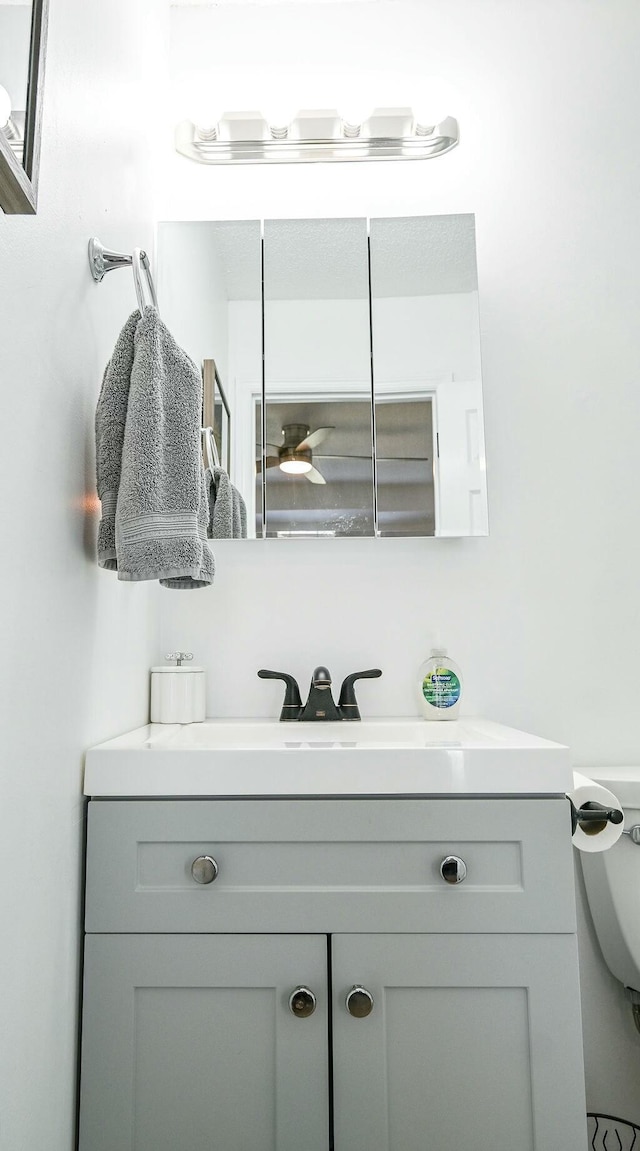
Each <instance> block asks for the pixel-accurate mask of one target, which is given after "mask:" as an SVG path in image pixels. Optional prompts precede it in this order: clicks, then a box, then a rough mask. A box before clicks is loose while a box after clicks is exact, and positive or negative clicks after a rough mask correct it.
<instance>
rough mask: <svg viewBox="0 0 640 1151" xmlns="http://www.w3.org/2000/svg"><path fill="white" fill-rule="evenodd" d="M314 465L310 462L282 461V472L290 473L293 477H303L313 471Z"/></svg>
mask: <svg viewBox="0 0 640 1151" xmlns="http://www.w3.org/2000/svg"><path fill="white" fill-rule="evenodd" d="M311 467H312V465H311V464H310V463H309V461H308V460H282V462H281V464H280V471H282V472H288V473H289V475H291V476H303V475H304V474H305V472H310V471H311Z"/></svg>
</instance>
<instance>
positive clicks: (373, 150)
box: [175, 116, 460, 164]
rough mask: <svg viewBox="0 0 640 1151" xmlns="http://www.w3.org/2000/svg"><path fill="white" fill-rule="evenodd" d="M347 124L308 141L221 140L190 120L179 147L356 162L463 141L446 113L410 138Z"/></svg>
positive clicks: (411, 155) (218, 155) (223, 159)
mask: <svg viewBox="0 0 640 1151" xmlns="http://www.w3.org/2000/svg"><path fill="white" fill-rule="evenodd" d="M355 130H356V129H355V127H354V126H353V125H347V132H345V134H344V135H343V136H341V137H336V138H334V139H322V140H304V139H298V138H292V137H291V136H290V135H287V136H286V137H284V138H282V139H262V140H238V139H235V140H221V139H220V138H219V135H218V134H217V133H214V132H213V131H212V130H211V128H208V129H206V130H204V131H203V130H201V129H199V128H198V127H197V125H196V124H194V123H193V122H192V121H191V120H183V121H182V123H181V124H178V126H177V128H176V134H175V147H176V151H177V152H179V153H180V155H182V156H186V157H187V158H188V159H189V160H195V161H197V162H198V163H200V164H300V163H314V162H315V163H333V162H335V161H340V160H341V161H345V160H346V161H354V160H430V159H432V158H433V157H435V156H441V155H444V153H445V152H450V151H451V149H452V148H455V146H456V144H457V143H458V141H459V139H460V129H459V126H458V121H457V120H455V119H454V118H453V116H447V117H446V118H445V119H444V120H442V121H441V123H440V124H436V125H434V126H433V127H425V126H422V125H416V127H415V130H414V133H413V134H412V135H410V136H407V135H403V136H398V137H391V136H363V135H354V132H355Z"/></svg>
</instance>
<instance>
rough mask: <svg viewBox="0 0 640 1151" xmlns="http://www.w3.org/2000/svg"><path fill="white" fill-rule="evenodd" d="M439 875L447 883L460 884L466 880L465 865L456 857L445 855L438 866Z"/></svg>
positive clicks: (462, 860)
mask: <svg viewBox="0 0 640 1151" xmlns="http://www.w3.org/2000/svg"><path fill="white" fill-rule="evenodd" d="M440 874H441V876H442V878H443V879H444V880H446V882H447V883H462V881H463V879H466V878H467V865H466V863H465V861H464V859H460V858H459V856H457V855H447V857H446V859H443V860H442V863H441V864H440Z"/></svg>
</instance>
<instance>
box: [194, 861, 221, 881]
mask: <svg viewBox="0 0 640 1151" xmlns="http://www.w3.org/2000/svg"><path fill="white" fill-rule="evenodd" d="M191 874H192V876H193V878H194V879H195V881H196V883H213V881H214V879H215V878H216V876H217V874H218V864H217V863H216V861H215V859H213V858H212V857H211V856H210V855H199V856H198V858H197V859H194V861H193V863H192V864H191Z"/></svg>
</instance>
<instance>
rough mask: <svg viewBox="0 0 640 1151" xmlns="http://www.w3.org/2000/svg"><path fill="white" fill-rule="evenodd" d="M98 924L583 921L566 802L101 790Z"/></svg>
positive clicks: (406, 925)
mask: <svg viewBox="0 0 640 1151" xmlns="http://www.w3.org/2000/svg"><path fill="white" fill-rule="evenodd" d="M447 856H455V857H458V858H460V859H461V860H463V861H464V863H465V865H466V877H465V878H464V881H463V882H460V883H457V884H451V883H448V882H445V880H444V879H443V877H442V874H441V871H440V867H441V864H442V861H443V860H444V859H445V858H446V857H447ZM195 861H199V862H196V863H195V867H194V866H193V865H194V862H195ZM209 861H215V862H209ZM192 869H193V870H192ZM216 869H217V870H216ZM194 874H195V875H196V876H197V877H198V879H199V880H200V882H198V880H197V879H196V878H194ZM86 928H87V931H90V932H146V931H150V932H156V931H157V932H163V931H164V932H182V931H184V932H238V931H239V932H254V931H319V932H333V931H352V932H353V931H355V932H358V931H373V930H375V931H385V932H386V931H391V932H393V931H427V932H433V931H436V932H439V931H446V932H452V931H453V932H456V931H473V932H495V931H515V932H518V931H523V932H531V931H551V932H556V931H557V932H563V931H573V930H575V912H574V893H573V866H572V848H571V838H570V823H569V809H568V804H567V802H566V800H564V799H561V798H555V799H524V800H523V799H517V800H495V799H490V800H488V799H487V800H485V799H477V800H475V799H474V800H466V799H465V800H456V799H446V800H442V799H434V800H428V799H426V800H425V799H420V800H387V799H385V800H220V801H218V800H193V801H192V800H140V801H138V800H128V801H124V800H123V801H95V800H94V801H92V802H91V803H90V805H89V830H88V850H87V917H86Z"/></svg>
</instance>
